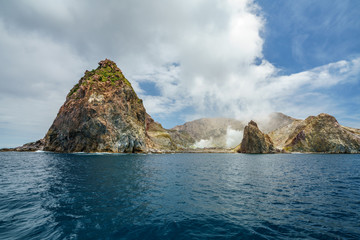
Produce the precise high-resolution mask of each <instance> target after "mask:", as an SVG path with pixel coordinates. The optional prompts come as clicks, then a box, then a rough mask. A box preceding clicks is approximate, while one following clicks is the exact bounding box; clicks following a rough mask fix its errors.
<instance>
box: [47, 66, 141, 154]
mask: <svg viewBox="0 0 360 240" xmlns="http://www.w3.org/2000/svg"><path fill="white" fill-rule="evenodd" d="M145 115H146V111H145V108H144V106H143V103H142V100H141V99H139V98H138V96H137V95H136V93H135V91H134V89H133V88H132V86H131V84H130V82H129V81H128V80H127V79H126V78H125V77H124V75H123V74H122V72H121V71H120V69H119V68H118V67H117V66H116V64H115V63H114V62H112V61H110V60H108V59H106V60H104V61H100V62H99V67H98V68H97V69H95V70H92V71H86V72H85V75H84V76H83V77H82V78H81V79H80V81H79V82H78V84H76V85H75V86H74V87H73V88H72V89H71V90H70V92H69V94H68V95H67V98H66V101H65V103H64V105H63V106H62V107H61V108H60V110H59V113H58V114H57V117H56V118H55V120H54V122H53V124H52V126H51V127H50V129H49V131H48V132H47V134H46V136H45V138H44V139H45V147H44V150H45V151H54V152H144V151H146V143H145Z"/></svg>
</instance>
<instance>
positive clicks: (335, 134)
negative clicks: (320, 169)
mask: <svg viewBox="0 0 360 240" xmlns="http://www.w3.org/2000/svg"><path fill="white" fill-rule="evenodd" d="M284 150H285V151H289V152H325V153H359V152H360V135H359V134H358V132H357V130H356V129H351V128H346V127H343V126H341V125H340V124H339V123H338V122H337V120H336V119H335V118H334V117H333V116H331V115H329V114H325V113H322V114H319V115H318V116H316V117H314V116H310V117H308V118H307V119H305V120H304V121H303V122H302V123H300V124H299V125H298V126H297V127H296V128H295V130H294V131H292V133H291V134H290V135H289V137H288V139H287V140H286V142H285V147H284Z"/></svg>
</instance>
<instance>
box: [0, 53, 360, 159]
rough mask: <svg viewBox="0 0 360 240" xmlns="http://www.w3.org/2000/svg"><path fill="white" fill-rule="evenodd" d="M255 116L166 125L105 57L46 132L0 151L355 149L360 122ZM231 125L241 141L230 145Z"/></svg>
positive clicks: (359, 143) (322, 117)
mask: <svg viewBox="0 0 360 240" xmlns="http://www.w3.org/2000/svg"><path fill="white" fill-rule="evenodd" d="M255 121H256V122H255ZM255 121H250V122H249V123H248V125H247V126H245V125H246V124H245V123H244V122H243V121H239V120H235V119H229V118H203V119H199V120H195V121H192V122H188V123H185V124H184V125H180V126H176V127H174V128H172V129H165V128H163V127H162V125H161V124H160V123H157V122H155V121H154V120H153V118H152V117H151V116H150V115H149V114H148V113H147V112H146V109H145V107H144V105H143V102H142V100H141V99H140V98H139V97H138V96H137V94H136V93H135V91H134V89H133V88H132V86H131V84H130V82H129V81H128V80H127V79H126V78H125V76H124V75H123V73H122V71H121V70H120V69H119V68H118V67H117V66H116V64H115V63H114V62H113V61H111V60H109V59H105V60H103V61H100V62H99V66H98V68H96V69H94V70H91V71H85V74H84V76H83V77H82V78H81V79H80V80H79V82H78V83H77V84H76V85H75V86H74V87H73V88H72V89H71V90H70V92H69V93H68V95H67V97H66V101H65V103H64V104H63V105H62V106H61V108H60V110H59V112H58V114H57V116H56V118H55V120H54V122H53V124H52V125H51V127H50V129H49V130H48V132H47V133H46V135H45V137H44V138H43V139H40V140H38V141H36V142H33V143H28V144H25V145H23V146H21V147H17V148H12V149H0V151H37V150H44V151H51V152H63V153H71V152H111V153H123V152H127V153H137V152H143V153H149V152H153V153H161V152H234V153H235V152H239V153H280V152H290V153H291V152H303V153H313V152H323V153H360V129H355V128H350V127H344V126H341V125H340V124H339V123H338V122H337V120H336V119H335V118H334V117H333V116H330V115H328V114H324V113H322V114H319V115H318V116H310V117H308V118H306V119H305V120H299V119H294V118H291V117H289V116H286V115H284V114H282V113H273V114H270V116H268V117H267V118H265V119H257V120H255ZM229 132H232V133H236V134H237V135H236V136H238V137H239V136H242V135H243V137H242V140H241V139H238V142H237V143H236V144H235V145H234V146H232V145H231V143H229V141H228V138H229V136H228V135H229ZM199 143H206V144H207V147H201V148H199V147H198V146H199ZM232 144H233V143H232ZM200 145H201V144H200ZM202 145H204V144H202ZM236 145H237V146H236Z"/></svg>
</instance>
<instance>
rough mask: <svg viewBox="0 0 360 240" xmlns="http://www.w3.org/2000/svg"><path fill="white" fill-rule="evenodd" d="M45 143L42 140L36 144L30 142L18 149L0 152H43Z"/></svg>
mask: <svg viewBox="0 0 360 240" xmlns="http://www.w3.org/2000/svg"><path fill="white" fill-rule="evenodd" d="M44 145H45V141H44V139H40V140H38V141H36V142H30V143H26V144H24V145H22V146H21V147H16V148H2V149H0V152H10V151H16V152H35V151H41V150H43V149H44Z"/></svg>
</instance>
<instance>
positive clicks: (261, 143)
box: [236, 121, 275, 153]
mask: <svg viewBox="0 0 360 240" xmlns="http://www.w3.org/2000/svg"><path fill="white" fill-rule="evenodd" d="M236 151H237V152H240V153H274V152H275V148H274V144H273V142H272V141H271V138H270V137H269V135H267V134H264V133H262V132H261V131H260V129H259V128H258V126H257V124H256V123H255V122H254V121H250V122H249V124H248V125H247V126H246V127H245V128H244V137H243V140H242V141H241V144H240V145H239V146H238V147H237V148H236Z"/></svg>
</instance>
